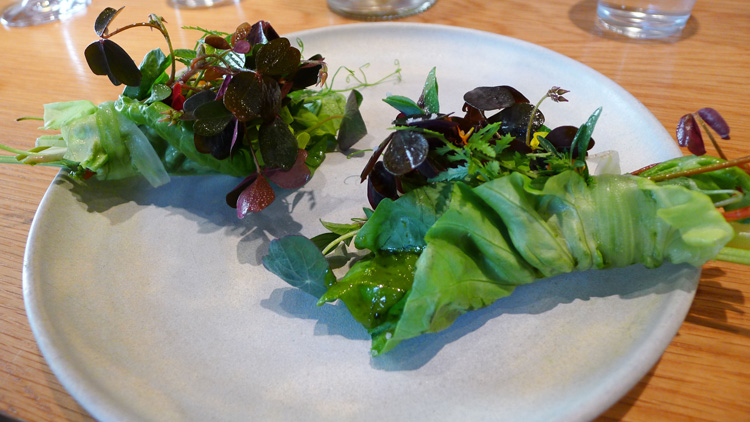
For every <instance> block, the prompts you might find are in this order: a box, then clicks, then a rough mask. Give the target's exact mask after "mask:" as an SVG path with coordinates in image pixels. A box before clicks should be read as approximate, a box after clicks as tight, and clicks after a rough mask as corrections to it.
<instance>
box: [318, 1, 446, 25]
mask: <svg viewBox="0 0 750 422" xmlns="http://www.w3.org/2000/svg"><path fill="white" fill-rule="evenodd" d="M327 1H328V8H330V9H331V10H332V11H333V12H334V13H337V14H339V15H342V16H344V17H347V18H351V19H358V20H370V21H372V20H390V19H398V18H403V17H406V16H411V15H415V14H417V13H421V12H424V11H425V10H427V9H429V8H430V7H431V6H432V5H433V4H435V2H436V1H437V0H327Z"/></svg>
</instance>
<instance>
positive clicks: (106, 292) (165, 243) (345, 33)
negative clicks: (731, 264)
mask: <svg viewBox="0 0 750 422" xmlns="http://www.w3.org/2000/svg"><path fill="white" fill-rule="evenodd" d="M294 37H299V38H300V39H302V40H303V41H304V46H305V53H304V54H305V55H312V54H314V53H322V54H323V55H324V56H325V57H326V59H327V62H328V63H329V66H330V70H331V73H333V71H334V70H335V68H336V67H337V66H339V65H346V66H349V67H357V66H360V65H363V64H365V63H369V64H370V66H369V67H368V68H366V69H365V72H366V74H367V77H368V79H369V80H371V81H374V80H376V79H378V78H380V77H381V76H383V75H385V74H387V73H389V72H391V71H393V70H394V69H395V66H394V65H393V62H394V60H398V61H399V63H400V66H401V67H402V69H403V72H402V75H403V80H402V81H401V82H400V83H393V82H388V83H384V84H382V85H379V86H376V87H372V88H367V89H365V90H363V94H364V96H365V102H364V104H363V114H364V116H365V119H366V121H367V123H368V128H369V130H370V133H371V135H368V137H367V138H366V139H365V140H363V142H362V144H358V145H357V147H359V148H366V147H373V146H375V145H377V144H378V143H379V142H380V140H381V139H383V138H384V136H385V134H386V133H387V128H388V127H389V124H390V121H391V119H392V118H393V117H394V116H395V113H394V111H393V110H392V109H391V108H390V107H389V106H388V105H386V104H385V103H383V102H382V101H381V99H382V98H383V97H384V96H385V95H386V93H393V94H399V95H405V96H407V97H410V98H416V97H417V96H418V95H419V93H420V92H421V87H422V84H423V82H424V78H425V76H426V75H427V73H428V71H429V70H430V69H431V68H432V67H433V66H437V75H438V81H439V84H440V98H441V105H442V110H443V111H460V107H461V104H462V100H461V98H462V95H463V93H464V92H466V91H468V90H470V89H472V88H474V87H477V86H490V85H504V84H507V85H512V86H514V87H515V88H517V89H519V90H520V91H521V92H523V93H524V94H525V95H526V96H527V97H529V98H530V99H532V101H536V99H537V98H540V97H541V96H542V95H544V93H545V92H546V91H547V89H549V88H550V87H551V86H553V85H556V86H560V87H563V88H565V89H569V90H570V91H571V92H570V93H569V94H567V95H566V97H567V98H568V99H569V100H570V102H568V103H560V104H556V103H553V102H551V101H547V102H545V103H544V104H543V105H542V110H543V112H544V113H545V115H546V116H547V123H548V125H550V126H556V125H561V124H574V125H579V124H581V123H583V122H584V121H585V120H586V118H587V117H588V116H589V115H590V114H591V112H593V111H594V110H595V109H596V108H597V107H599V106H603V107H604V112H603V114H602V116H601V118H600V119H599V123H598V125H597V128H596V131H595V132H594V137H595V138H596V141H597V144H596V149H595V151H594V152H598V151H602V150H606V149H615V150H617V151H619V153H620V158H621V160H622V168H623V170H632V169H634V168H638V167H640V166H642V165H646V164H649V163H651V162H655V161H659V160H663V159H666V158H671V157H673V156H677V155H679V150H678V148H677V147H676V146H675V145H674V144H673V142H672V140H671V137H670V136H669V135H668V134H667V132H666V131H665V130H664V128H663V127H661V125H660V124H659V122H658V121H657V120H656V119H655V118H654V117H653V116H652V115H651V114H650V113H649V112H648V110H646V109H645V108H644V107H643V106H642V105H641V104H640V103H639V102H638V101H637V100H636V99H634V98H633V97H632V96H631V95H629V94H628V93H627V92H625V91H624V90H623V89H622V88H620V87H619V86H617V85H616V84H615V83H613V82H612V81H610V80H609V79H607V78H605V77H603V76H602V75H600V74H598V73H596V72H595V71H593V70H591V69H590V68H588V67H586V66H584V65H582V64H580V63H578V62H575V61H573V60H571V59H569V58H566V57H563V56H561V55H559V54H557V53H554V52H551V51H549V50H546V49H543V48H541V47H538V46H534V45H531V44H528V43H525V42H521V41H518V40H514V39H510V38H506V37H502V36H498V35H494V34H488V33H483V32H477V31H472V30H466V29H460V28H454V27H446V26H434V25H423V24H404V23H375V24H356V25H346V26H337V27H329V28H323V29H318V30H312V31H305V32H300V33H297V34H292V35H290V38H294ZM339 77H340V78H341V79H340V80H339V81H338V82H339V84H341V83H343V82H344V81H343V78H342V76H341V75H340V76H339ZM646 140H648V143H647V142H646ZM366 159H367V158H366V157H364V158H363V157H360V158H352V159H346V158H344V157H343V156H342V155H340V154H331V155H329V157H328V158H327V159H326V162H325V163H324V165H323V166H322V167H321V169H320V170H319V171H318V172H317V173H316V175H315V177H314V178H313V179H312V181H311V182H310V183H309V184H308V185H307V186H305V187H304V188H302V189H300V190H299V191H284V192H280V193H279V194H278V195H277V201H276V202H275V203H274V204H273V205H272V206H271V207H270V208H269V209H267V210H265V211H264V212H263V213H261V214H259V215H251V216H248V217H247V218H245V220H238V219H237V218H236V217H235V213H234V210H232V209H230V208H229V207H227V206H226V205H225V203H224V193H225V192H227V191H228V190H229V189H231V188H232V187H233V186H234V184H235V183H236V182H237V181H236V180H235V179H231V178H227V177H223V176H214V177H194V178H191V177H183V178H174V179H173V181H172V182H171V183H169V184H167V185H166V186H163V187H161V188H158V189H151V188H149V187H148V186H147V185H146V184H145V183H142V182H139V181H126V182H113V183H100V184H91V185H87V186H81V187H76V186H73V185H72V184H71V183H70V182H69V181H68V180H67V179H66V178H65V177H61V176H59V177H58V178H57V179H56V180H55V182H54V183H53V184H52V186H50V189H49V191H48V192H47V194H46V195H45V198H44V200H43V201H42V204H41V205H40V208H39V211H38V213H37V215H36V218H35V220H34V224H33V226H32V230H31V234H30V236H29V241H28V246H27V250H26V256H25V266H24V295H25V301H26V306H27V312H28V315H29V319H30V321H31V325H32V328H33V330H34V334H35V336H36V339H37V341H38V343H39V346H40V348H41V350H42V352H43V353H44V356H45V358H46V359H47V361H48V362H49V364H50V366H51V368H52V369H53V371H54V372H55V374H56V375H57V376H58V378H59V379H60V381H61V382H62V384H63V385H64V386H65V388H66V389H67V390H68V391H69V392H70V393H71V394H72V395H73V397H75V398H76V399H77V400H78V401H79V402H80V403H81V404H82V405H83V407H85V408H86V409H87V410H88V411H89V412H91V414H92V415H93V416H94V417H95V418H97V419H99V420H102V421H119V420H122V421H133V420H153V421H185V420H198V421H211V420H217V421H219V420H263V421H270V420H306V421H316V420H317V421H334V420H357V421H382V420H409V421H422V420H429V421H443V420H445V421H448V420H456V419H461V420H472V421H478V420H523V421H534V420H537V421H554V420H587V419H591V418H594V417H596V416H597V415H598V414H600V413H601V412H603V411H605V410H606V409H607V408H608V407H609V406H611V405H612V404H613V403H615V402H616V401H617V400H618V399H619V398H620V397H621V396H622V395H624V394H625V393H626V392H627V391H628V390H629V389H630V388H631V387H632V386H633V385H634V384H635V383H636V382H637V381H638V380H640V379H641V377H642V376H643V375H645V374H646V372H647V371H648V370H649V369H650V368H651V367H652V366H653V364H654V363H655V362H656V361H657V360H658V358H659V356H660V355H661V354H662V352H663V350H664V349H665V348H666V346H667V345H668V344H669V342H670V341H671V339H672V337H673V336H674V334H675V333H676V331H677V329H678V327H679V326H680V324H681V323H682V321H683V319H684V317H685V314H686V313H687V310H688V308H689V306H690V303H691V300H692V298H693V295H694V292H695V288H696V285H697V280H698V278H699V273H700V271H699V269H695V268H691V267H685V266H674V265H666V266H663V267H661V268H659V269H656V270H645V269H643V268H642V267H640V266H636V267H630V268H625V269H617V270H611V271H591V272H586V273H579V274H572V275H567V276H561V277H555V278H552V279H548V280H543V281H540V282H537V283H533V284H531V285H527V286H522V287H520V288H518V290H517V291H516V293H514V294H513V295H511V296H510V297H508V298H505V299H502V300H500V301H498V302H497V303H496V304H494V305H493V306H491V307H489V308H486V309H483V310H480V311H475V312H472V313H470V314H467V315H465V316H464V317H462V318H460V319H459V321H458V322H457V323H456V324H455V325H454V326H453V327H451V328H450V329H448V330H446V331H444V332H441V333H438V334H431V335H425V336H422V337H421V338H418V339H415V340H411V341H407V342H404V343H402V344H401V345H400V346H399V347H398V348H397V349H395V350H394V351H392V352H390V353H388V354H386V355H384V356H382V357H378V358H371V357H370V355H369V346H370V342H369V339H368V336H367V334H366V332H365V330H364V329H362V328H361V327H360V326H359V325H357V324H356V323H355V322H354V321H353V319H352V318H351V317H350V316H349V314H348V312H346V309H345V307H344V306H343V305H340V304H339V305H326V306H322V307H316V306H315V300H314V299H313V298H312V297H310V296H307V295H306V294H304V293H302V292H300V291H298V290H297V289H294V288H292V287H289V286H287V285H286V284H285V283H284V282H283V281H281V280H280V279H278V278H277V277H275V276H273V275H272V274H270V273H268V272H267V271H266V270H265V269H264V268H263V267H262V265H261V264H260V260H261V257H262V256H263V255H264V254H265V252H266V250H267V247H268V243H269V241H270V240H271V239H273V238H276V237H279V236H283V235H286V234H294V233H301V234H304V235H308V236H312V235H315V234H317V233H320V232H321V231H322V227H321V226H320V225H319V223H318V219H321V218H322V219H324V220H327V221H348V219H349V218H350V217H353V216H358V215H360V213H361V208H362V207H363V206H365V205H366V197H365V186H364V185H361V184H359V181H358V175H359V172H360V170H361V168H362V166H363V165H364V163H365V162H366Z"/></svg>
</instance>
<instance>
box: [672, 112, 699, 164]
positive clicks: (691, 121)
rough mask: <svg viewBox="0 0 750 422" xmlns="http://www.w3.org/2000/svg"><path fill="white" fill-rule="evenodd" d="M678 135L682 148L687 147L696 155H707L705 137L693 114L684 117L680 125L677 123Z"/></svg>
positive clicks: (678, 141)
mask: <svg viewBox="0 0 750 422" xmlns="http://www.w3.org/2000/svg"><path fill="white" fill-rule="evenodd" d="M676 134H677V144H679V145H680V146H681V147H684V146H687V147H688V150H689V151H690V152H691V153H693V154H694V155H703V154H705V153H706V147H705V145H704V144H703V135H702V134H701V131H700V128H699V127H698V123H697V122H696V121H695V117H693V115H692V114H686V115H684V116H682V118H681V119H680V121H679V123H677V133H676Z"/></svg>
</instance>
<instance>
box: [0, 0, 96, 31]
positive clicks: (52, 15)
mask: <svg viewBox="0 0 750 422" xmlns="http://www.w3.org/2000/svg"><path fill="white" fill-rule="evenodd" d="M89 4H91V0H36V1H34V0H23V1H21V2H19V3H14V4H11V5H10V6H8V7H7V8H6V9H5V10H3V14H2V16H0V23H2V24H3V25H6V26H32V25H39V24H42V23H48V22H54V21H57V20H64V19H67V18H69V17H70V16H72V15H74V14H76V13H78V12H81V11H83V10H85V9H86V7H87V6H88V5H89Z"/></svg>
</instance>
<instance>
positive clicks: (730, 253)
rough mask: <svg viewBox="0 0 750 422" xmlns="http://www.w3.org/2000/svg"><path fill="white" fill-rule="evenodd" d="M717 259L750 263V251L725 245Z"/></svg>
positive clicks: (744, 263)
mask: <svg viewBox="0 0 750 422" xmlns="http://www.w3.org/2000/svg"><path fill="white" fill-rule="evenodd" d="M715 259H716V260H717V261H725V262H734V263H736V264H743V265H750V251H749V250H747V249H739V248H731V247H725V248H724V249H722V250H721V251H719V254H718V255H716V258H715Z"/></svg>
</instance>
